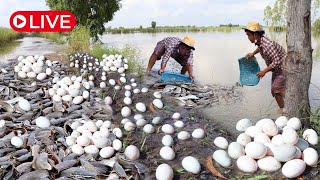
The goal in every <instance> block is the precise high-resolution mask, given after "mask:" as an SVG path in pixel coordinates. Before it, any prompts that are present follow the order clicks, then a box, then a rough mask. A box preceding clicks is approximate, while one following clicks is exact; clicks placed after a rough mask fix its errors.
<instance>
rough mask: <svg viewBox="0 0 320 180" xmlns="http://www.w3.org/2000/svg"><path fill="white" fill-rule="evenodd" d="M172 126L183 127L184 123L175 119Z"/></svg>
mask: <svg viewBox="0 0 320 180" xmlns="http://www.w3.org/2000/svg"><path fill="white" fill-rule="evenodd" d="M174 126H175V127H177V128H183V127H184V123H183V121H176V122H175V123H174Z"/></svg>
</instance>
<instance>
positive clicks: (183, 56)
mask: <svg viewBox="0 0 320 180" xmlns="http://www.w3.org/2000/svg"><path fill="white" fill-rule="evenodd" d="M194 44H195V41H194V40H193V39H192V38H191V37H189V36H186V37H184V38H183V40H181V39H179V38H177V37H167V38H164V39H163V40H161V41H159V42H158V43H157V45H156V47H155V49H154V52H153V53H152V55H151V57H150V59H149V63H148V67H147V74H150V71H151V69H152V67H153V66H154V64H155V62H156V61H157V60H160V59H161V57H162V61H161V68H160V70H159V71H158V74H161V73H163V71H164V69H165V68H166V65H167V62H168V60H169V58H170V57H172V58H173V59H175V60H176V61H177V62H178V63H179V64H180V65H181V66H182V69H181V74H185V73H186V72H187V71H188V74H189V77H190V79H193V68H192V66H193V50H195V48H194Z"/></svg>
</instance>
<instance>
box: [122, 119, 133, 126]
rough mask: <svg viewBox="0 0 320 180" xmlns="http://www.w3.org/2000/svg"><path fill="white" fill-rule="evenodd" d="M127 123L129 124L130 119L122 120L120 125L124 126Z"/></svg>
mask: <svg viewBox="0 0 320 180" xmlns="http://www.w3.org/2000/svg"><path fill="white" fill-rule="evenodd" d="M127 122H131V121H130V119H128V118H124V119H122V120H121V124H123V125H125V124H126V123H127Z"/></svg>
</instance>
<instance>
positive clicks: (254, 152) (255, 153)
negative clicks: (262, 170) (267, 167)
mask: <svg viewBox="0 0 320 180" xmlns="http://www.w3.org/2000/svg"><path fill="white" fill-rule="evenodd" d="M245 152H246V155H247V156H249V157H251V158H253V159H261V158H263V157H264V156H265V155H266V154H267V147H266V146H265V145H264V144H262V143H260V142H250V143H248V144H247V145H246V147H245Z"/></svg>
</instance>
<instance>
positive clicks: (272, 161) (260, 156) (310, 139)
mask: <svg viewBox="0 0 320 180" xmlns="http://www.w3.org/2000/svg"><path fill="white" fill-rule="evenodd" d="M236 129H237V130H238V131H240V132H242V133H241V134H240V135H239V136H238V138H237V140H236V142H231V143H230V144H229V143H228V141H227V140H226V139H225V138H224V137H217V138H215V140H214V144H215V146H217V147H218V148H219V150H216V151H215V152H214V153H213V155H212V157H213V159H214V160H215V161H216V162H217V163H218V164H219V165H221V166H222V167H225V168H228V167H230V166H231V165H232V159H234V160H236V165H237V167H238V168H239V169H240V170H241V171H243V172H245V173H254V172H256V171H257V170H258V168H259V169H261V170H263V171H267V172H275V171H277V170H279V169H281V172H282V174H283V175H284V176H285V177H286V178H297V177H299V176H300V175H301V174H303V172H304V171H305V170H306V167H307V166H310V167H315V166H317V164H318V159H319V155H318V152H317V151H316V149H315V146H316V145H317V144H318V134H317V132H316V131H315V130H313V129H305V130H303V133H302V137H299V134H298V132H297V131H298V130H301V121H300V119H298V118H296V117H293V118H290V119H288V118H287V117H285V116H280V117H279V118H277V119H276V120H275V121H274V120H271V119H261V120H260V121H258V122H257V123H256V124H255V125H253V124H252V122H251V121H250V120H249V119H241V120H240V121H238V123H237V124H236Z"/></svg>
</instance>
